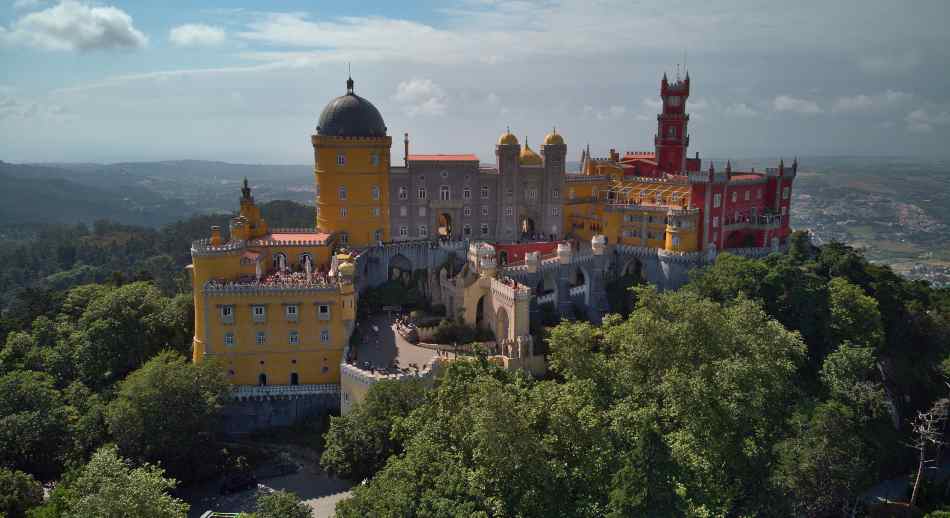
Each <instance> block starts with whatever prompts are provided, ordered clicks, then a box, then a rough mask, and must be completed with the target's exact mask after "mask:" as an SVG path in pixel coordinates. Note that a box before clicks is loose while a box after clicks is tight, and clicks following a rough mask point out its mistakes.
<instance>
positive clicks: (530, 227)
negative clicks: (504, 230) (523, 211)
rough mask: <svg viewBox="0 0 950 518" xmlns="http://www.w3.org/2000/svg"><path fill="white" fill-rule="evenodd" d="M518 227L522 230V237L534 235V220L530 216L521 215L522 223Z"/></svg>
mask: <svg viewBox="0 0 950 518" xmlns="http://www.w3.org/2000/svg"><path fill="white" fill-rule="evenodd" d="M518 229H519V230H521V236H522V237H530V236H533V235H534V232H535V230H534V220H533V219H531V218H529V217H528V216H522V217H521V223H520V224H519V225H518Z"/></svg>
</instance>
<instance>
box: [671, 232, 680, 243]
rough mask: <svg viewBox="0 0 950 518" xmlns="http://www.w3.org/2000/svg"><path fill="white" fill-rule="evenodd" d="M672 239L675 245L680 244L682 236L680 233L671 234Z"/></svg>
mask: <svg viewBox="0 0 950 518" xmlns="http://www.w3.org/2000/svg"><path fill="white" fill-rule="evenodd" d="M670 241H672V242H673V246H680V237H679V236H678V235H673V236H671V237H670Z"/></svg>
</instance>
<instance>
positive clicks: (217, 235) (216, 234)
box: [211, 225, 222, 246]
mask: <svg viewBox="0 0 950 518" xmlns="http://www.w3.org/2000/svg"><path fill="white" fill-rule="evenodd" d="M221 244H222V240H221V227H219V226H217V225H214V226H212V227H211V246H221Z"/></svg>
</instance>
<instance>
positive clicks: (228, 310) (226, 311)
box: [221, 305, 234, 324]
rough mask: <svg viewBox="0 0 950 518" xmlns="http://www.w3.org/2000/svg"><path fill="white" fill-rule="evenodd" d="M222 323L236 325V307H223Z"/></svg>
mask: <svg viewBox="0 0 950 518" xmlns="http://www.w3.org/2000/svg"><path fill="white" fill-rule="evenodd" d="M221 321H222V322H224V323H225V324H232V323H234V306H230V305H228V306H221Z"/></svg>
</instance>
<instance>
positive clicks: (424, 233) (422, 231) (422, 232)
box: [419, 225, 429, 237]
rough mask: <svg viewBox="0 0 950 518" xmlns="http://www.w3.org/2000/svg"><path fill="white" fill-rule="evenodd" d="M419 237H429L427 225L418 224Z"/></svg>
mask: <svg viewBox="0 0 950 518" xmlns="http://www.w3.org/2000/svg"><path fill="white" fill-rule="evenodd" d="M419 237H429V227H427V226H425V225H419Z"/></svg>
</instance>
